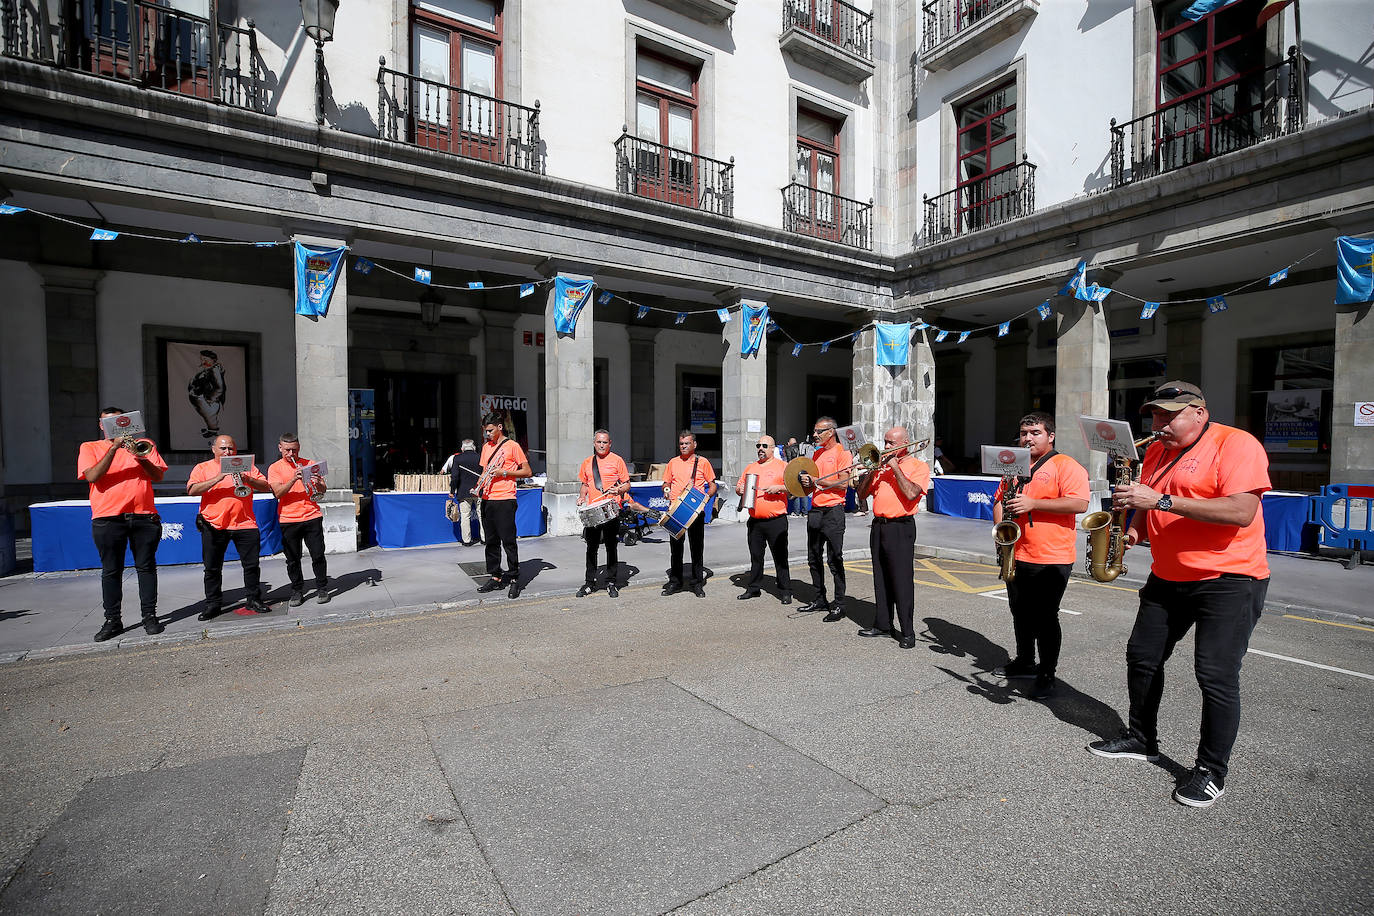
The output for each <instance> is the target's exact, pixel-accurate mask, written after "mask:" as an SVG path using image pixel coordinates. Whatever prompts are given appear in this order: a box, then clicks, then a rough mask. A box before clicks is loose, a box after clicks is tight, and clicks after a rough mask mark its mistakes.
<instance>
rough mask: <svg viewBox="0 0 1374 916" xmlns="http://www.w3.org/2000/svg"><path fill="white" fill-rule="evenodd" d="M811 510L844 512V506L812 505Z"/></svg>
mask: <svg viewBox="0 0 1374 916" xmlns="http://www.w3.org/2000/svg"><path fill="white" fill-rule="evenodd" d="M810 511H811V512H843V511H844V506H842V505H841V506H812V507H811V509H810Z"/></svg>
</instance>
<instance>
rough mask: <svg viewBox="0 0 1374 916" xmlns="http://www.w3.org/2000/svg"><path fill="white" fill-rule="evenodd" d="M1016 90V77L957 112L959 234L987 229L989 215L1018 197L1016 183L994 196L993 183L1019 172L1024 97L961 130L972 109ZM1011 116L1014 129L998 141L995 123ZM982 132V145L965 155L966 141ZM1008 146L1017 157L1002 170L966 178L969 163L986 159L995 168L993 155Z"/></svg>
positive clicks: (956, 217)
mask: <svg viewBox="0 0 1374 916" xmlns="http://www.w3.org/2000/svg"><path fill="white" fill-rule="evenodd" d="M1016 88H1017V86H1016V78H1015V77H1012V78H1011V79H1008V80H1004V81H1003V82H1001V83H998V84H997V85H996V86H993V87H992V88H990V89H988V90H987V91H985V92H982V93H979V94H978V95H977V96H975V97H973V98H971V99H966V100H965V101H963V102H961V103H959V105H957V106H956V107H955V109H954V125H955V135H954V155H955V162H954V182H955V195H954V207H955V210H954V221H955V225H954V231H955V232H962V231H964V230H968V229H977V228H980V227H981V226H983V225H986V224H987V223H988V214H989V213H991V212H992V211H993V209H994V208H995V207H996V206H997V205H998V204H999V202H1000V201H1002V200H1003V199H1005V198H1007V197H1010V196H1011V195H1012V194H1014V193H1015V190H1016V188H1015V182H1012V183H1011V184H1010V185H1006V187H1007V190H1006V191H1004V192H1001V193H992V187H993V184H992V179H993V177H994V176H996V175H1001V174H1003V173H1005V172H1008V171H1010V170H1012V169H1014V168H1016V164H1017V163H1016V154H1015V152H1014V151H1015V149H1016V137H1017V134H1018V133H1020V128H1021V125H1020V109H1019V108H1018V102H1019V99H1020V93H1019V92H1018V93H1016V95H1015V97H1013V99H1012V101H1011V104H1009V105H1003V106H1002V107H1001V108H998V109H995V110H993V111H990V112H988V113H987V114H986V115H983V116H982V117H980V118H978V119H977V120H975V121H973V122H972V123H970V124H968V125H967V126H962V127H961V126H960V125H961V124H962V123H963V120H964V112H965V111H967V110H968V109H969V108H972V107H973V106H975V105H978V104H981V103H983V102H986V101H988V100H989V99H992V98H993V97H994V96H996V95H997V94H998V93H999V92H1005V91H1006V90H1007V89H1013V90H1015V89H1016ZM1008 113H1011V114H1012V115H1013V116H1014V118H1015V121H1014V122H1013V129H1012V130H1010V131H1008V132H1007V133H1005V134H1003V135H1002V136H1000V137H996V138H994V137H993V136H992V122H993V121H994V120H995V119H997V118H1000V117H1003V116H1005V115H1007V114H1008ZM979 131H982V133H983V136H982V138H981V140H982V142H981V144H980V145H978V146H977V147H974V148H972V149H970V150H968V151H965V150H964V137H965V136H966V135H970V134H977V133H978V132H979ZM975 139H977V138H975ZM1006 143H1010V144H1011V145H1012V150H1013V153H1012V157H1011V162H1009V163H1007V164H1006V165H1002V166H998V167H997V168H995V169H994V168H990V167H989V168H985V170H984V171H983V173H982V174H980V175H974V176H973V177H965V174H964V163H965V161H967V160H969V159H972V158H974V157H976V156H979V155H981V156H982V157H983V162H984V163H986V165H987V166H991V165H992V151H993V150H994V149H995V148H997V147H999V146H1002V145H1003V144H1006Z"/></svg>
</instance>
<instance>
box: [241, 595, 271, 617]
mask: <svg viewBox="0 0 1374 916" xmlns="http://www.w3.org/2000/svg"><path fill="white" fill-rule="evenodd" d="M243 606H244V607H246V608H248V610H250V611H252V612H253V613H254V614H270V613H272V608H270V607H268V606H267V605H266V604H263V603H262V599H261V598H249V599H248V600H247V601H245V602H243Z"/></svg>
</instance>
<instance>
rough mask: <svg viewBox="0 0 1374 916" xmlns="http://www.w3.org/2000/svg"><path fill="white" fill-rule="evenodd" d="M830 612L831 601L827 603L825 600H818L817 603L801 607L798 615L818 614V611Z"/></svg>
mask: <svg viewBox="0 0 1374 916" xmlns="http://www.w3.org/2000/svg"><path fill="white" fill-rule="evenodd" d="M828 610H830V602H829V601H826V600H825V599H824V598H817V599H816V600H815V601H813V602H811V603H810V604H803V605H802V606H801V607H799V608H797V613H799V614H811V613H814V612H816V611H828Z"/></svg>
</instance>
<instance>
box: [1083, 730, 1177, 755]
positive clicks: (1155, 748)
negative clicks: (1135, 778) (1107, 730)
mask: <svg viewBox="0 0 1374 916" xmlns="http://www.w3.org/2000/svg"><path fill="white" fill-rule="evenodd" d="M1088 750H1089V751H1091V752H1092V753H1094V754H1096V755H1097V756H1099V757H1129V758H1130V759H1131V760H1148V761H1150V762H1151V763H1154V762H1155V761H1156V760H1158V759H1159V745H1158V744H1155V743H1153V742H1151V743H1149V744H1146V743H1145V742H1144V741H1141V740H1140V739H1139V738H1137V737H1136V736H1135V735H1132V734H1131V733H1130V732H1122V733H1121V735H1120V736H1119V737H1116V738H1104V739H1103V740H1101V741H1094V742H1093V743H1092V744H1089V745H1088Z"/></svg>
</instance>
